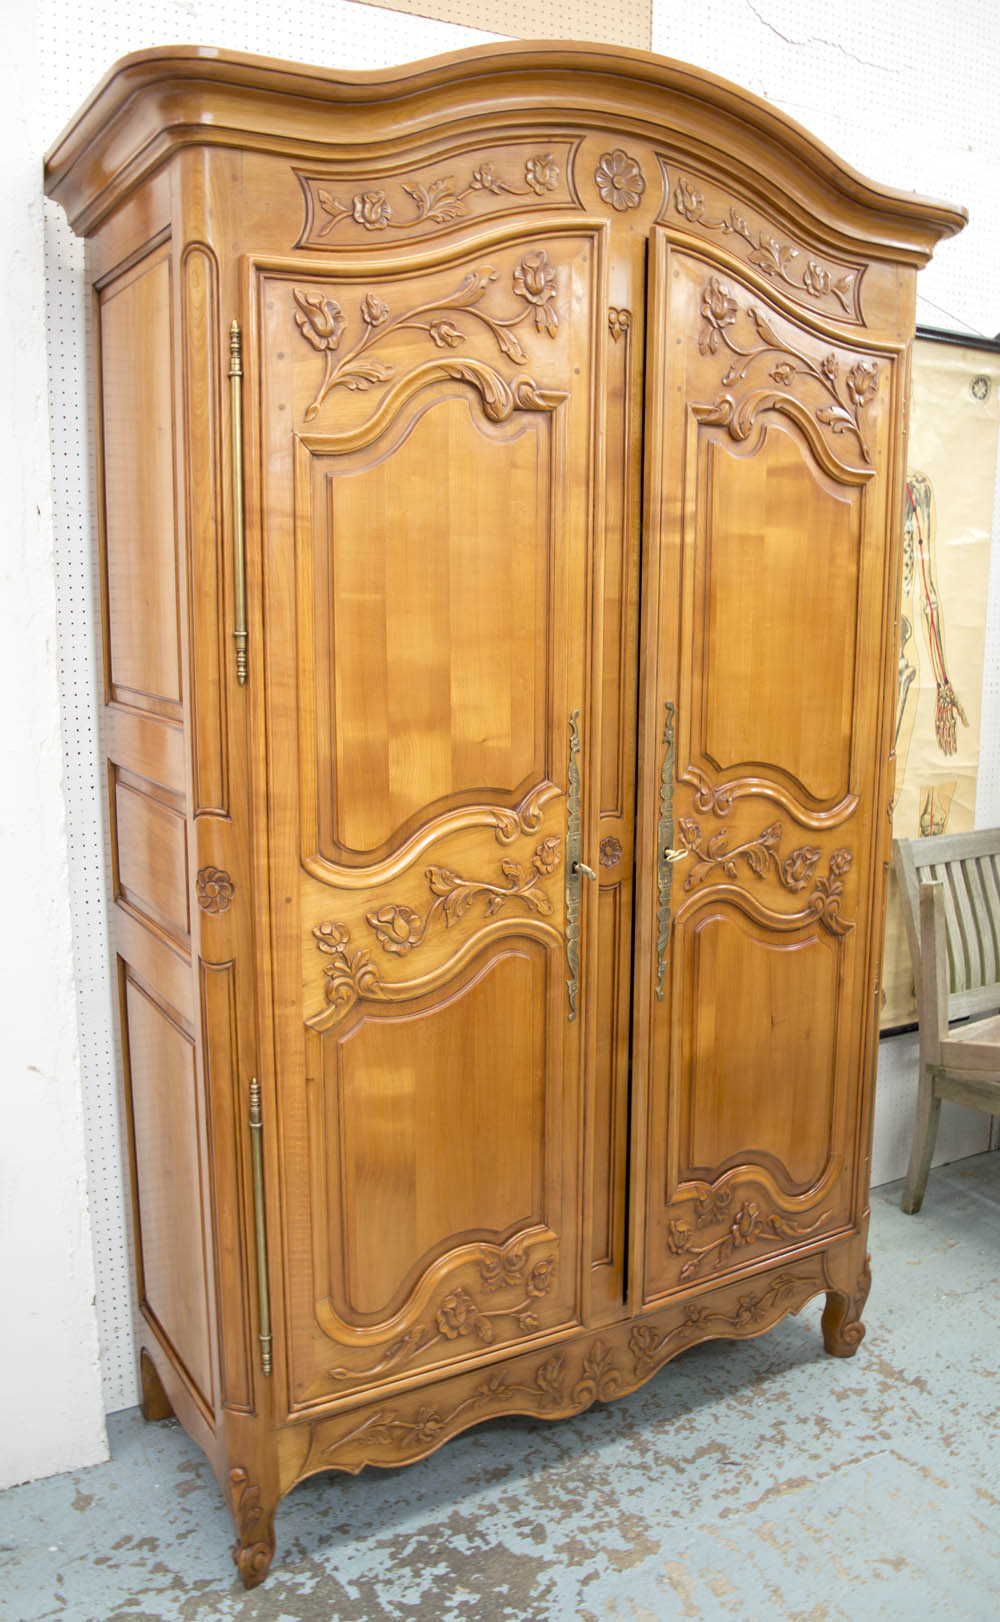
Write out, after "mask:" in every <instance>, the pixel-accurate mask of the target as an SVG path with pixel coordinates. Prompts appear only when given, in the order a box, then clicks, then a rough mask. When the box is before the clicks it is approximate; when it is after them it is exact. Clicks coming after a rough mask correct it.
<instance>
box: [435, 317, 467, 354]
mask: <svg viewBox="0 0 1000 1622" xmlns="http://www.w3.org/2000/svg"><path fill="white" fill-rule="evenodd" d="M427 331H428V332H429V333H430V335H431V337H432V338H433V340H434V342H435V343H436V344H437V346H438V348H439V349H445V348H448V349H454V348H455V346H456V345H457V344H460V343H461V342H462V334H461V333H460V332H459V330H458V328H457V327H456V326H455V324H454V323H453V322H452V321H432V322H431V324H430V326H429V327H428V328H427Z"/></svg>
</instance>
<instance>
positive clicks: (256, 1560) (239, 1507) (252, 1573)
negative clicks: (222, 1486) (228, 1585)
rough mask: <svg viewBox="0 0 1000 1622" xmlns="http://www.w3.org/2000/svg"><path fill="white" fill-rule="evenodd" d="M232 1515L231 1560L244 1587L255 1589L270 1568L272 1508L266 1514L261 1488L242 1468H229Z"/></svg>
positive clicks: (272, 1534)
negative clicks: (234, 1539)
mask: <svg viewBox="0 0 1000 1622" xmlns="http://www.w3.org/2000/svg"><path fill="white" fill-rule="evenodd" d="M229 1483H230V1486H231V1488H232V1493H233V1518H234V1519H235V1521H236V1530H237V1532H238V1533H239V1537H238V1538H237V1540H236V1542H235V1544H234V1545H233V1559H234V1560H235V1562H236V1567H237V1570H238V1571H239V1574H240V1577H241V1578H242V1579H243V1586H244V1588H256V1587H257V1584H258V1583H262V1582H263V1581H264V1578H265V1577H266V1576H267V1574H268V1572H269V1570H270V1569H271V1560H272V1558H273V1555H274V1511H273V1510H272V1511H271V1512H270V1513H267V1512H266V1511H265V1509H264V1505H263V1503H262V1501H261V1491H260V1488H259V1487H258V1486H255V1485H254V1483H253V1482H252V1481H251V1480H250V1477H249V1475H248V1474H247V1472H246V1471H245V1470H243V1469H240V1468H237V1469H235V1470H230V1472H229Z"/></svg>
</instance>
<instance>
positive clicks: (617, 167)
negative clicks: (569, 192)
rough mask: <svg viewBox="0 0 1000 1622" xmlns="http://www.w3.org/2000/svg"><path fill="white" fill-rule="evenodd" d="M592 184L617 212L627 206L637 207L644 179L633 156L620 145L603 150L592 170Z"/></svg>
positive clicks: (644, 182) (643, 188)
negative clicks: (610, 150)
mask: <svg viewBox="0 0 1000 1622" xmlns="http://www.w3.org/2000/svg"><path fill="white" fill-rule="evenodd" d="M594 185H595V186H596V187H597V190H598V191H599V192H600V195H601V197H602V198H603V200H604V202H605V203H610V205H611V207H612V208H613V209H615V210H616V211H617V212H618V213H619V214H621V213H624V211H625V209H627V208H638V207H639V203H640V202H641V200H642V194H643V192H644V191H645V190H646V181H645V179H644V177H643V173H642V170H641V169H640V168H639V165H638V164H637V163H636V161H635V159H634V158H630V157H629V155H628V153H627V152H623V151H622V149H621V147H615V149H614V151H613V152H605V153H604V155H603V156H602V157H601V159H600V161H599V163H598V165H597V168H596V169H595V170H594Z"/></svg>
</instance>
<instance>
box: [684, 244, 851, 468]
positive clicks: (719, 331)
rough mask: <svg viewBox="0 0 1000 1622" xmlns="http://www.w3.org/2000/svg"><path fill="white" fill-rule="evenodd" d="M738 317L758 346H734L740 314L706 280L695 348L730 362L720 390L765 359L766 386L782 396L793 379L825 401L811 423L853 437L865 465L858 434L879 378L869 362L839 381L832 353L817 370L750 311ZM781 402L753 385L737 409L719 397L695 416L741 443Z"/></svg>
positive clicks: (724, 290) (726, 294)
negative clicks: (760, 413)
mask: <svg viewBox="0 0 1000 1622" xmlns="http://www.w3.org/2000/svg"><path fill="white" fill-rule="evenodd" d="M743 313H744V314H745V316H746V319H747V320H748V321H749V323H750V324H751V326H752V327H753V328H754V330H755V332H756V334H757V337H758V338H759V339H760V342H759V343H751V346H750V347H749V348H744V347H743V346H741V345H740V344H738V343H737V342H736V341H735V339H734V337H733V335H732V333H731V331H730V328H732V327H734V326H735V325H736V322H737V319H738V316H739V314H740V310H739V306H738V304H737V302H736V300H735V299H734V298H733V296H732V294H731V293H730V290H729V287H728V286H727V284H726V283H725V282H722V281H720V280H719V278H718V277H717V276H712V277H710V278H709V280H708V282H707V283H706V285H705V287H704V288H703V290H702V301H701V315H702V323H703V325H702V328H701V331H700V333H699V335H698V348H699V350H700V351H701V353H702V354H703V355H715V354H718V353H719V351H720V349H722V348H725V349H727V350H728V351H729V352H730V354H732V355H733V356H735V359H734V361H733V362H732V364H731V365H730V366H729V367H728V369H727V371H726V372H725V374H724V376H723V378H722V387H723V389H730V388H731V387H732V386H733V385H734V384H736V383H742V382H745V381H746V380H747V377H748V374H749V373H750V372H751V370H752V369H754V368H756V370H757V371H758V374H759V373H760V372H761V371H762V370H763V367H762V366H758V365H757V363H758V362H766V361H767V360H769V359H770V360H771V366H770V369H769V370H768V371H767V372H766V376H767V378H768V379H769V380H770V382H772V383H774V384H777V386H778V388H779V389H782V390H785V389H788V388H790V387H791V385H792V384H794V383H795V382H796V380H797V379H802V380H805V381H807V382H810V383H812V384H813V385H815V386H817V387H818V388H819V390H820V391H821V393H822V394H823V396H824V397H825V398H824V403H823V404H822V405H818V406H813V408H812V414H813V416H814V417H815V419H816V421H817V422H819V423H821V424H822V425H823V427H825V428H829V430H830V432H831V433H833V434H845V433H848V434H851V435H853V436H854V438H856V439H857V442H858V445H859V446H860V448H861V454H862V456H863V457H864V460H865V461H866V462H868V461H870V458H869V455H868V447H867V445H866V443H865V438H864V435H863V433H862V431H861V412H862V411H863V410H864V409H865V407H866V406H868V405H870V404H871V402H872V400H873V399H874V398H875V396H876V394H877V393H878V386H879V376H880V374H879V369H878V367H877V366H876V365H875V363H874V361H867V360H860V361H857V362H856V363H855V364H854V365H853V366H852V367H851V369H850V370H849V372H848V373H847V377H846V379H844V380H843V381H842V380H841V376H840V362H839V360H838V358H837V356H836V355H835V354H834V353H833V352H832V351H831V352H830V353H829V354H827V355H825V356H824V357H823V359H822V360H821V361H820V362H819V363H818V364H817V363H816V362H815V361H813V360H811V359H810V358H809V356H808V355H806V354H804V353H803V352H802V351H801V350H799V349H796V348H794V347H793V346H792V345H791V344H787V343H785V342H784V341H783V339H782V338H781V337H780V336H779V335H778V333H777V332H776V331H775V330H774V328H773V327H772V326H771V324H770V323H769V321H768V320H767V319H766V317H765V316H764V314H763V313H762V311H761V310H759V309H757V307H756V306H755V305H750V306H749V307H748V308H747V310H746V311H744V312H743ZM783 398H784V397H783V396H782V395H776V394H775V393H774V391H773V390H771V389H768V388H767V387H765V386H763V385H758V387H757V388H756V389H755V390H754V391H753V392H752V393H751V394H750V395H749V396H747V397H746V398H745V399H744V401H743V403H742V404H741V405H737V403H736V400H735V398H734V397H733V395H732V394H729V393H724V394H722V395H720V396H719V399H718V400H717V401H716V402H715V405H714V406H713V407H712V408H711V409H710V410H709V411H707V412H703V413H699V414H700V415H701V417H702V421H704V422H710V423H715V422H717V423H724V424H725V425H726V426H728V428H729V431H730V433H731V434H732V436H733V438H734V439H746V438H747V437H748V435H749V433H750V430H751V428H752V426H753V421H754V417H755V415H756V412H757V410H758V409H760V408H762V407H764V406H767V405H775V404H781V402H782V400H783Z"/></svg>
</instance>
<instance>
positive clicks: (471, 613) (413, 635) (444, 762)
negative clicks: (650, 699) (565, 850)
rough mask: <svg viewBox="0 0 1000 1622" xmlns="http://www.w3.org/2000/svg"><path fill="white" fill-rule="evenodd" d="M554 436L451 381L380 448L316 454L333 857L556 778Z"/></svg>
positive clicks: (324, 777)
mask: <svg viewBox="0 0 1000 1622" xmlns="http://www.w3.org/2000/svg"><path fill="white" fill-rule="evenodd" d="M449 396H450V397H449ZM551 436H552V423H551V419H550V418H549V417H548V416H545V417H540V416H538V415H537V414H533V415H531V416H529V417H527V418H525V417H521V418H520V419H519V420H517V421H515V422H513V423H510V424H504V425H494V424H491V423H489V422H488V421H487V420H486V419H484V417H483V414H482V411H481V410H480V409H479V408H478V403H474V402H472V401H469V400H468V399H467V398H465V397H464V395H463V394H462V393H461V392H460V391H459V386H458V385H455V384H452V385H451V387H450V390H448V389H446V388H445V387H444V386H441V387H440V388H435V389H434V391H433V394H432V395H431V396H430V397H429V398H428V399H427V400H426V401H425V402H423V403H422V404H421V405H420V406H419V407H418V409H417V410H416V411H415V412H414V413H413V415H412V417H411V418H410V419H409V420H408V421H407V422H406V426H405V429H404V431H403V433H402V434H397V435H393V436H392V437H391V439H389V441H388V443H387V442H386V440H385V439H381V440H379V441H378V442H377V444H376V445H374V446H372V447H370V448H366V450H364V451H361V452H354V453H353V454H345V455H341V456H339V457H336V458H326V457H323V456H322V455H321V454H320V453H319V452H318V451H314V452H313V454H312V456H311V458H310V461H311V475H312V496H313V506H312V513H313V519H312V524H311V526H310V528H311V534H312V536H313V540H314V545H315V549H316V562H315V600H316V648H317V658H316V662H315V669H316V672H317V677H318V678H319V681H320V683H321V685H320V690H319V691H318V692H317V694H316V707H315V714H316V722H317V736H316V751H317V758H318V771H317V778H318V791H319V793H318V797H319V807H318V809H319V825H320V826H319V850H320V853H321V855H323V856H324V857H325V858H327V859H328V860H331V861H347V862H350V861H354V862H357V861H358V860H359V859H364V860H370V859H371V858H372V857H373V856H375V855H379V854H383V853H385V852H386V851H388V850H390V849H391V848H393V847H394V846H395V845H396V844H398V843H399V842H400V841H401V840H402V839H404V838H405V837H406V836H407V834H408V833H410V832H412V831H413V828H414V826H415V823H416V821H417V820H419V819H420V818H423V817H425V816H426V815H427V814H428V813H429V812H430V813H433V811H434V809H435V808H436V807H441V806H443V805H445V804H467V803H474V802H475V801H476V800H477V799H479V798H481V797H482V795H483V791H484V789H486V790H487V791H488V794H489V796H490V797H494V798H497V799H499V800H501V801H503V802H506V803H508V804H516V803H518V801H519V800H520V798H521V797H523V795H524V793H525V792H526V791H527V789H528V788H529V787H530V786H532V785H535V784H538V783H543V782H545V781H546V779H547V778H548V776H549V775H550V772H549V762H548V760H547V758H546V756H547V746H546V745H547V740H546V731H545V707H546V706H545V700H546V696H547V695H546V685H547V680H546V678H547V672H548V669H549V665H550V660H551V653H550V636H551V626H552V619H553V604H552V602H551V571H550V558H551V551H552V538H551V535H550V534H549V533H548V532H549V530H550V513H551V480H552V477H553V476H554V477H556V478H558V476H559V471H560V470H559V469H558V467H557V468H555V469H552V467H551V462H552V443H551ZM458 466H465V467H468V468H469V469H473V468H474V469H475V476H474V477H468V478H461V479H456V478H453V477H450V476H449V474H448V471H447V470H448V469H449V468H453V467H458Z"/></svg>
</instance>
